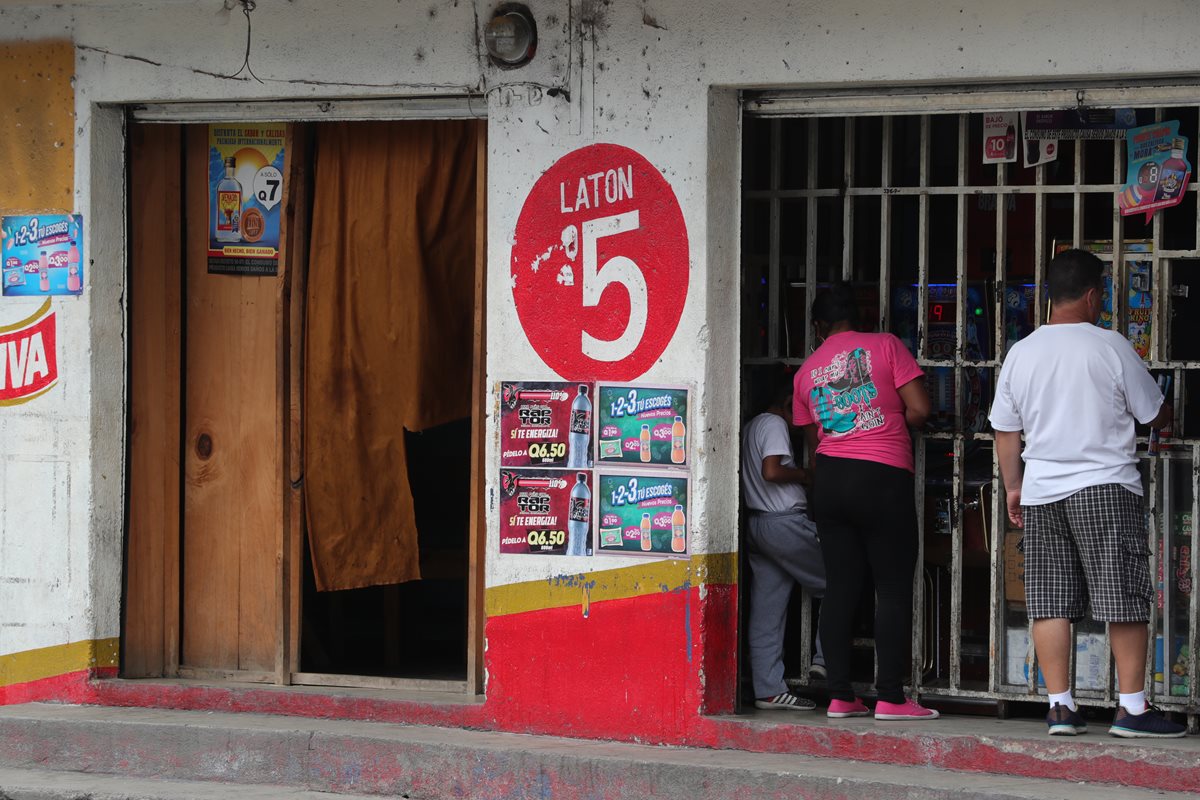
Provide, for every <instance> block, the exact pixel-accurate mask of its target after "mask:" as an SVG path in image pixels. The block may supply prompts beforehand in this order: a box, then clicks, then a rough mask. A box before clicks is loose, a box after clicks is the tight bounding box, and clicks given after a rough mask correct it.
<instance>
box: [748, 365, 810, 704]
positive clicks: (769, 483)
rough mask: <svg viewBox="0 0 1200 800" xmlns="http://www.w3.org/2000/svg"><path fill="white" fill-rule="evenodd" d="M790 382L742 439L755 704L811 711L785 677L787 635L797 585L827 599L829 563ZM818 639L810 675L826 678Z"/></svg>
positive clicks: (785, 382)
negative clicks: (792, 421) (796, 436)
mask: <svg viewBox="0 0 1200 800" xmlns="http://www.w3.org/2000/svg"><path fill="white" fill-rule="evenodd" d="M791 408H792V381H791V379H790V377H788V376H784V378H783V379H781V380H780V382H779V385H778V386H777V387H774V389H773V396H772V398H771V400H770V406H769V407H768V408H767V410H766V412H764V413H762V414H759V415H758V416H756V417H755V418H754V419H752V420H750V422H749V423H747V425H746V429H745V431H744V432H743V434H742V500H743V501H744V502H745V505H746V508H747V509H748V510H749V513H750V525H749V531H748V533H747V537H746V538H747V544H748V545H749V546H748V547H747V551H748V560H749V562H750V619H749V626H748V628H749V630H748V633H747V638H748V641H749V645H750V672H751V675H752V681H753V683H754V697H755V701H754V705H755V706H756V707H758V708H766V709H788V710H811V709H813V708H816V704H815V703H814V702H813V701H812V700H809V699H807V698H804V697H798V696H796V695H794V694H792V693H791V692H790V691H788V688H787V684H786V683H785V682H784V679H783V637H784V630H785V629H786V627H787V612H788V601H789V599H790V597H791V594H792V587H793V586H795V585H796V584H800V585H801V586H803V587H804V588H805V589H807V590H808V592H809V593H810V594H811V595H812V596H814V597H823V596H824V594H825V564H824V561H823V560H822V558H821V545H820V543H819V542H818V541H817V529H816V526H815V525H813V522H812V520H811V519H809V517H808V513H807V508H808V501H807V498H806V496H805V494H804V487H803V486H801V483H804V482H806V481H807V480H808V474H807V472H806V471H805V470H803V469H801V468H799V467H797V466H796V461H795V458H794V456H793V452H792V439H791V435H790V429H789V427H788V426H789V421H788V420H789V418H790V415H791ZM824 665H825V659H824V656H823V655H822V652H821V640H820V637H818V638H817V647H816V653H815V654H814V656H813V663H812V666H811V667H810V669H809V674H810V675H811V676H814V677H824V674H825V666H824Z"/></svg>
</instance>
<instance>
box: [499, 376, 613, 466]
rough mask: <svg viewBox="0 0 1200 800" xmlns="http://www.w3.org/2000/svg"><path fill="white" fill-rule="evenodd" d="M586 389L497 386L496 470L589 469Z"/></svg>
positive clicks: (518, 383) (562, 384)
mask: <svg viewBox="0 0 1200 800" xmlns="http://www.w3.org/2000/svg"><path fill="white" fill-rule="evenodd" d="M591 397H592V385H591V384H590V383H565V382H551V381H540V382H530V381H504V382H503V383H501V384H500V466H502V467H533V466H543V467H567V468H569V469H588V468H590V467H591V466H592V401H591Z"/></svg>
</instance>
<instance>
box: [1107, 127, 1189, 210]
mask: <svg viewBox="0 0 1200 800" xmlns="http://www.w3.org/2000/svg"><path fill="white" fill-rule="evenodd" d="M1187 148H1188V140H1187V137H1186V136H1181V135H1180V133H1179V121H1178V120H1171V121H1168V122H1157V123H1155V124H1153V125H1145V126H1143V127H1141V128H1133V129H1132V130H1130V131H1129V132H1128V133H1127V134H1126V135H1125V151H1126V155H1127V156H1128V160H1129V166H1128V171H1127V173H1126V176H1125V185H1124V186H1123V187H1121V191H1120V192H1119V193H1118V194H1117V205H1118V206H1119V207H1120V209H1121V215H1122V216H1125V217H1128V216H1130V215H1133V214H1145V215H1146V222H1149V221H1150V218H1151V217H1153V216H1154V212H1156V211H1158V210H1159V209H1160V208H1170V207H1171V206H1174V205H1178V204H1179V203H1180V201H1182V200H1183V196H1184V193H1185V192H1187V186H1188V181H1189V180H1190V179H1191V177H1192V165H1191V163H1190V162H1189V161H1188V160H1187Z"/></svg>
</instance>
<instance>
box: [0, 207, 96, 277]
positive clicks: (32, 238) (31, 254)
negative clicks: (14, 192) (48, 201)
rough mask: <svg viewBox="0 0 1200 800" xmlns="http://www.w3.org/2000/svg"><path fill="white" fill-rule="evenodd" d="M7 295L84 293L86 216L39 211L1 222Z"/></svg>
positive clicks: (0, 251) (5, 218) (6, 218)
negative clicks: (84, 219)
mask: <svg viewBox="0 0 1200 800" xmlns="http://www.w3.org/2000/svg"><path fill="white" fill-rule="evenodd" d="M0 231H2V233H0V236H2V237H3V247H2V248H0V259H3V265H4V270H3V280H4V289H3V293H4V296H5V297H49V296H50V295H56V294H59V295H72V294H74V295H78V294H82V293H83V217H82V216H81V215H79V214H37V215H31V216H24V217H4V219H3V221H2V222H0Z"/></svg>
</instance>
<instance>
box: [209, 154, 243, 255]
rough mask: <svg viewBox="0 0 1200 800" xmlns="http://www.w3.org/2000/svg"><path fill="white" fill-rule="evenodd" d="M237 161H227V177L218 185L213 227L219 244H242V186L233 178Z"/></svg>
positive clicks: (230, 158) (232, 159) (233, 159)
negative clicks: (240, 227) (240, 228)
mask: <svg viewBox="0 0 1200 800" xmlns="http://www.w3.org/2000/svg"><path fill="white" fill-rule="evenodd" d="M236 166H237V159H235V158H234V157H233V156H230V157H229V158H226V159H225V177H224V178H222V179H221V182H220V183H218V184H217V203H216V206H215V214H216V219H214V220H213V226H214V229H215V231H216V239H217V241H218V242H240V241H241V240H242V235H241V232H240V231H239V230H238V226H239V225H240V223H241V217H242V184H241V183H239V182H238V179H237V178H235V177H233V170H234V168H235V167H236Z"/></svg>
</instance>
